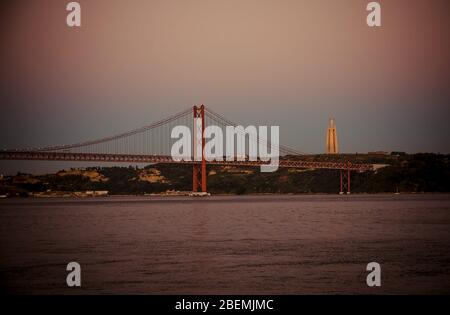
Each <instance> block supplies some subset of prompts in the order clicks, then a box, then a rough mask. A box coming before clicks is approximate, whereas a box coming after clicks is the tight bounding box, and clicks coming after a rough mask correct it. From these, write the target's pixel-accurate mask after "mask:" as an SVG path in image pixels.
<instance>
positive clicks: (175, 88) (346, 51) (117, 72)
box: [0, 0, 450, 173]
mask: <svg viewBox="0 0 450 315" xmlns="http://www.w3.org/2000/svg"><path fill="white" fill-rule="evenodd" d="M68 2H69V1H65V0H40V1H31V0H28V1H24V0H16V1H2V4H0V39H1V41H0V104H1V105H0V106H1V114H0V149H11V148H27V147H38V146H43V145H56V144H67V143H75V142H79V141H83V140H90V139H93V138H99V137H103V136H108V135H111V134H116V133H120V132H123V131H127V130H130V129H135V128H138V127H141V126H143V125H147V124H149V123H152V122H154V121H157V120H159V119H161V118H164V117H166V116H168V115H171V114H174V113H176V112H179V111H181V110H184V109H186V108H188V107H191V106H192V105H193V104H205V106H207V107H209V108H211V109H212V110H214V111H215V112H219V113H221V114H223V115H224V116H225V117H227V118H229V119H231V120H232V121H237V122H239V123H241V124H243V125H250V124H253V125H279V126H280V134H281V139H280V140H281V142H282V143H283V144H286V145H289V146H291V147H293V148H296V149H298V150H299V151H302V152H308V153H323V152H324V151H325V135H326V127H327V124H328V119H329V118H330V117H334V118H335V119H336V126H337V133H338V137H339V145H340V151H341V152H349V153H354V152H368V151H376V150H383V151H407V152H410V153H414V152H441V153H450V141H449V140H450V139H449V135H450V132H449V131H450V126H449V123H448V119H449V114H450V90H449V86H450V84H449V83H450V39H449V38H450V36H448V30H449V29H450V2H449V1H448V0H395V1H379V2H380V4H381V10H382V26H381V27H380V28H370V27H368V26H367V24H366V17H367V14H368V12H367V11H366V5H367V4H368V3H369V2H370V1H365V0H340V1H324V0H226V1H225V0H155V1H152V0H128V1H123V0H122V1H120V0H89V1H88V0H84V1H78V2H79V3H80V5H81V15H82V16H81V23H82V26H81V27H80V28H69V27H68V26H67V24H66V16H67V14H68V12H67V11H66V5H67V3H68ZM55 167H56V168H58V167H62V164H61V163H59V164H58V163H56V164H55V163H54V162H18V161H0V173H12V172H16V171H19V170H21V171H26V172H35V173H36V172H44V171H46V170H49V169H51V168H55Z"/></svg>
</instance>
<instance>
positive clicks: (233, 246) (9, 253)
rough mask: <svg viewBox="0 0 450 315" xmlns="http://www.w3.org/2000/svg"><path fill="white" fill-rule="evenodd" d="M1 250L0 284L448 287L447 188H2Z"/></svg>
mask: <svg viewBox="0 0 450 315" xmlns="http://www.w3.org/2000/svg"><path fill="white" fill-rule="evenodd" d="M0 257H1V258H0V281H1V282H0V283H1V290H2V291H3V293H26V294H54V293H57V294H78V293H83V294H132V293H137V294H307V293H313V294H318V293H326V294H330V293H333V294H334V293H352V294H353V293H363V294H371V293H389V294H391V293H402V294H404V293H408V294H410V293H412V294H416V293H424V294H433V293H450V195H350V196H334V195H307V196H290V195H285V196H274V195H270V196H213V197H207V198H192V197H191V198H188V197H107V198H97V199H4V200H0ZM72 261H75V262H78V263H79V264H80V265H81V279H82V286H81V288H69V287H67V285H66V276H67V274H68V272H67V271H66V265H67V264H68V263H69V262H72ZM372 261H374V262H378V263H379V264H380V265H381V287H378V288H369V287H368V286H367V285H366V276H367V274H368V272H367V271H366V265H367V264H368V263H369V262H372Z"/></svg>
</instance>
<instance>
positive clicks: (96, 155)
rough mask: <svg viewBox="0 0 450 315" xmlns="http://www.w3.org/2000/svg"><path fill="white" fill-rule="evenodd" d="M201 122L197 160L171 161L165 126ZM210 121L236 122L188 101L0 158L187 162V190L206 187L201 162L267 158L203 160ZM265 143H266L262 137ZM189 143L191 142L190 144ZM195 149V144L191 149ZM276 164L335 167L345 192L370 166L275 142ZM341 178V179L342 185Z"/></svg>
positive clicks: (8, 152)
mask: <svg viewBox="0 0 450 315" xmlns="http://www.w3.org/2000/svg"><path fill="white" fill-rule="evenodd" d="M196 120H200V121H201V148H202V153H201V159H200V160H199V161H196V160H195V159H194V158H192V159H190V160H181V161H179V160H175V159H173V158H172V156H171V147H172V142H173V141H172V139H171V137H170V134H171V130H172V129H173V128H174V127H175V126H180V125H183V126H186V127H188V128H190V130H194V128H195V127H196V126H195V121H196ZM209 125H216V126H218V127H219V128H221V129H222V130H225V127H226V126H234V127H236V126H238V124H236V123H234V122H232V121H230V120H228V119H226V118H225V117H223V116H221V115H220V114H218V113H216V112H214V111H212V110H210V109H206V108H205V106H204V105H201V106H194V107H193V108H189V109H187V110H185V111H182V112H180V113H178V114H175V115H173V116H170V117H167V118H165V119H162V120H160V121H158V122H156V123H153V124H151V125H148V126H144V127H141V128H138V129H134V130H131V131H128V132H125V133H121V134H117V135H113V136H110V137H104V138H100V139H96V140H92V141H85V142H79V143H75V144H68V145H59V146H47V147H39V148H32V149H25V150H17V149H15V150H3V151H0V160H41V161H88V162H116V163H117V162H129V163H149V164H190V165H192V166H193V175H192V190H193V191H194V192H197V191H199V190H200V191H201V192H206V191H207V172H206V165H223V166H243V167H260V166H261V165H263V164H268V162H265V161H262V160H260V159H257V160H251V159H249V158H248V157H245V158H244V159H243V160H240V159H237V158H235V159H233V160H228V159H224V160H222V159H214V160H207V159H205V155H204V150H203V149H204V147H205V137H204V129H205V126H209ZM248 141H249V142H251V141H256V142H258V144H259V145H261V139H253V138H251V137H248ZM266 143H267V146H268V147H269V148H270V147H271V144H270V142H266ZM193 145H194V144H193ZM194 151H195V149H194ZM279 152H280V161H279V167H282V168H299V169H330V170H340V191H341V193H342V192H343V191H344V190H347V193H350V172H351V171H357V172H365V171H370V170H373V165H372V164H360V163H351V162H349V161H346V162H322V161H311V160H307V159H306V156H307V155H306V154H304V153H302V152H300V151H297V150H295V149H292V148H290V147H287V146H282V145H280V146H279ZM344 180H346V181H347V183H346V186H347V187H345V189H344Z"/></svg>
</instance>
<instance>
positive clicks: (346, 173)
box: [339, 169, 350, 195]
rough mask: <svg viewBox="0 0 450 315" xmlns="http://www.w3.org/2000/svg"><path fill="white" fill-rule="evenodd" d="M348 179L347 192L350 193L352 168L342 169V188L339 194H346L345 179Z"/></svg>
mask: <svg viewBox="0 0 450 315" xmlns="http://www.w3.org/2000/svg"><path fill="white" fill-rule="evenodd" d="M345 180H347V194H350V170H349V169H348V170H347V171H345V170H340V184H341V185H340V190H339V194H340V195H343V194H344V181H345Z"/></svg>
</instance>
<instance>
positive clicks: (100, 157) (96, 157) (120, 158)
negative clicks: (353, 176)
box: [0, 151, 373, 172]
mask: <svg viewBox="0 0 450 315" xmlns="http://www.w3.org/2000/svg"><path fill="white" fill-rule="evenodd" d="M0 160H35V161H85V162H128V163H149V164H190V165H192V164H199V163H201V162H200V161H175V160H173V159H172V157H171V156H167V155H136V154H99V153H70V152H50V151H0ZM206 163H207V164H209V165H224V166H261V165H263V164H267V162H263V161H259V160H258V161H248V160H246V161H206ZM279 167H286V168H301V169H331V170H349V171H358V172H364V171H371V170H373V165H372V164H361V163H351V162H316V161H304V160H287V159H282V158H281V159H280V161H279Z"/></svg>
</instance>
